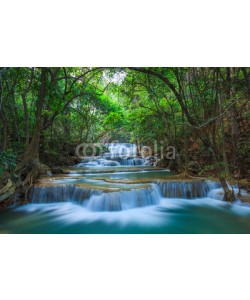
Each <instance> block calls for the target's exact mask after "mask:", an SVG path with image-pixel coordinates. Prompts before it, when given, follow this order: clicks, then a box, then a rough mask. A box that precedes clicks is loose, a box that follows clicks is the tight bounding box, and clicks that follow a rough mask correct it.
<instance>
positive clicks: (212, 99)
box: [0, 67, 250, 205]
mask: <svg viewBox="0 0 250 300" xmlns="http://www.w3.org/2000/svg"><path fill="white" fill-rule="evenodd" d="M249 99H250V68H245V67H242V68H240V67H237V68H234V67H227V68H226V67H225V68H192V67H189V68H166V67H164V68H151V67H143V68H136V67H126V68H125V67H124V68H98V67H93V68H90V67H84V68H82V67H79V68H76V67H72V68H71V67H60V68H59V67H46V68H45V67H42V68H40V67H33V68H31V67H23V68H8V67H4V68H3V67H2V68H0V120H1V122H0V151H1V152H0V202H1V203H2V204H3V203H5V205H8V204H10V203H12V201H13V198H14V196H15V195H18V196H19V197H20V199H24V201H25V195H26V193H27V191H28V190H29V187H30V186H31V185H32V184H33V182H34V181H35V180H36V178H37V177H38V176H39V175H41V174H44V173H45V172H47V171H48V170H49V168H53V167H55V166H67V165H74V164H76V163H77V162H78V161H79V157H77V156H76V155H75V148H76V146H77V145H78V144H80V143H99V142H101V143H103V145H104V147H105V144H107V143H109V142H111V141H119V142H132V143H136V144H137V145H138V149H141V147H142V146H149V147H151V149H154V150H153V152H152V153H150V155H152V156H153V155H160V153H161V152H163V154H164V153H166V151H167V147H168V146H173V147H175V149H176V159H175V160H169V159H167V157H166V156H165V157H162V159H161V163H160V166H162V167H169V168H170V169H171V170H173V171H175V172H176V173H183V174H189V175H193V176H214V177H217V178H218V179H219V180H220V182H221V183H222V186H223V188H224V191H225V200H233V198H234V195H233V191H232V190H231V189H230V187H229V186H228V185H227V184H226V181H230V180H240V179H244V180H245V182H247V180H249V177H250V174H249V170H250V168H249V166H250V150H249V149H250V136H249V134H250V130H249V129H250V101H249ZM155 145H156V146H155ZM138 152H139V151H138ZM138 155H141V153H138Z"/></svg>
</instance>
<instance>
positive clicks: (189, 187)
mask: <svg viewBox="0 0 250 300" xmlns="http://www.w3.org/2000/svg"><path fill="white" fill-rule="evenodd" d="M157 185H158V186H159V188H160V190H161V193H162V195H163V197H166V198H184V199H191V198H203V197H207V196H208V193H209V192H210V191H211V190H213V189H217V188H219V187H221V185H220V183H219V182H212V181H157Z"/></svg>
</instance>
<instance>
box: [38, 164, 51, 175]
mask: <svg viewBox="0 0 250 300" xmlns="http://www.w3.org/2000/svg"><path fill="white" fill-rule="evenodd" d="M39 175H51V170H50V168H49V167H48V166H47V165H45V164H40V165H39Z"/></svg>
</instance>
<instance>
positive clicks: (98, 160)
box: [76, 143, 145, 167]
mask: <svg viewBox="0 0 250 300" xmlns="http://www.w3.org/2000/svg"><path fill="white" fill-rule="evenodd" d="M108 149H109V152H106V153H104V154H103V155H102V157H86V158H84V159H83V160H82V162H81V163H79V164H77V165H76V167H85V166H86V167H93V166H141V165H143V164H144V163H145V159H144V158H140V157H136V145H135V144H130V143H112V144H110V145H109V147H108Z"/></svg>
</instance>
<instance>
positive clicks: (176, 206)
mask: <svg viewBox="0 0 250 300" xmlns="http://www.w3.org/2000/svg"><path fill="white" fill-rule="evenodd" d="M128 149H129V151H130V152H129V154H128V153H127V152H126V151H128ZM131 151H132V152H131ZM133 155H134V146H133V145H131V144H112V145H111V147H110V152H109V153H105V154H104V155H103V156H102V157H99V158H96V157H95V158H94V157H89V158H84V159H83V160H82V162H81V163H80V164H78V165H76V166H74V167H70V168H67V169H66V171H67V174H63V175H53V176H47V177H44V178H41V179H40V181H39V182H38V183H37V184H35V185H34V186H33V187H32V190H31V192H30V203H29V204H27V205H22V206H18V207H10V208H8V209H6V210H4V211H1V212H0V233H125V234H126V233H158V234H159V233H250V205H249V204H248V203H243V202H241V201H240V200H236V201H235V202H234V203H233V204H230V203H227V202H224V201H222V199H223V191H222V188H221V186H220V184H219V183H218V182H215V181H209V180H198V179H197V180H196V179H192V180H191V179H179V178H178V176H175V175H174V174H172V173H171V172H170V171H169V170H166V169H160V168H157V167H153V166H147V165H145V159H143V158H136V157H133ZM243 193H245V194H246V195H247V193H246V192H245V191H243Z"/></svg>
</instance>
